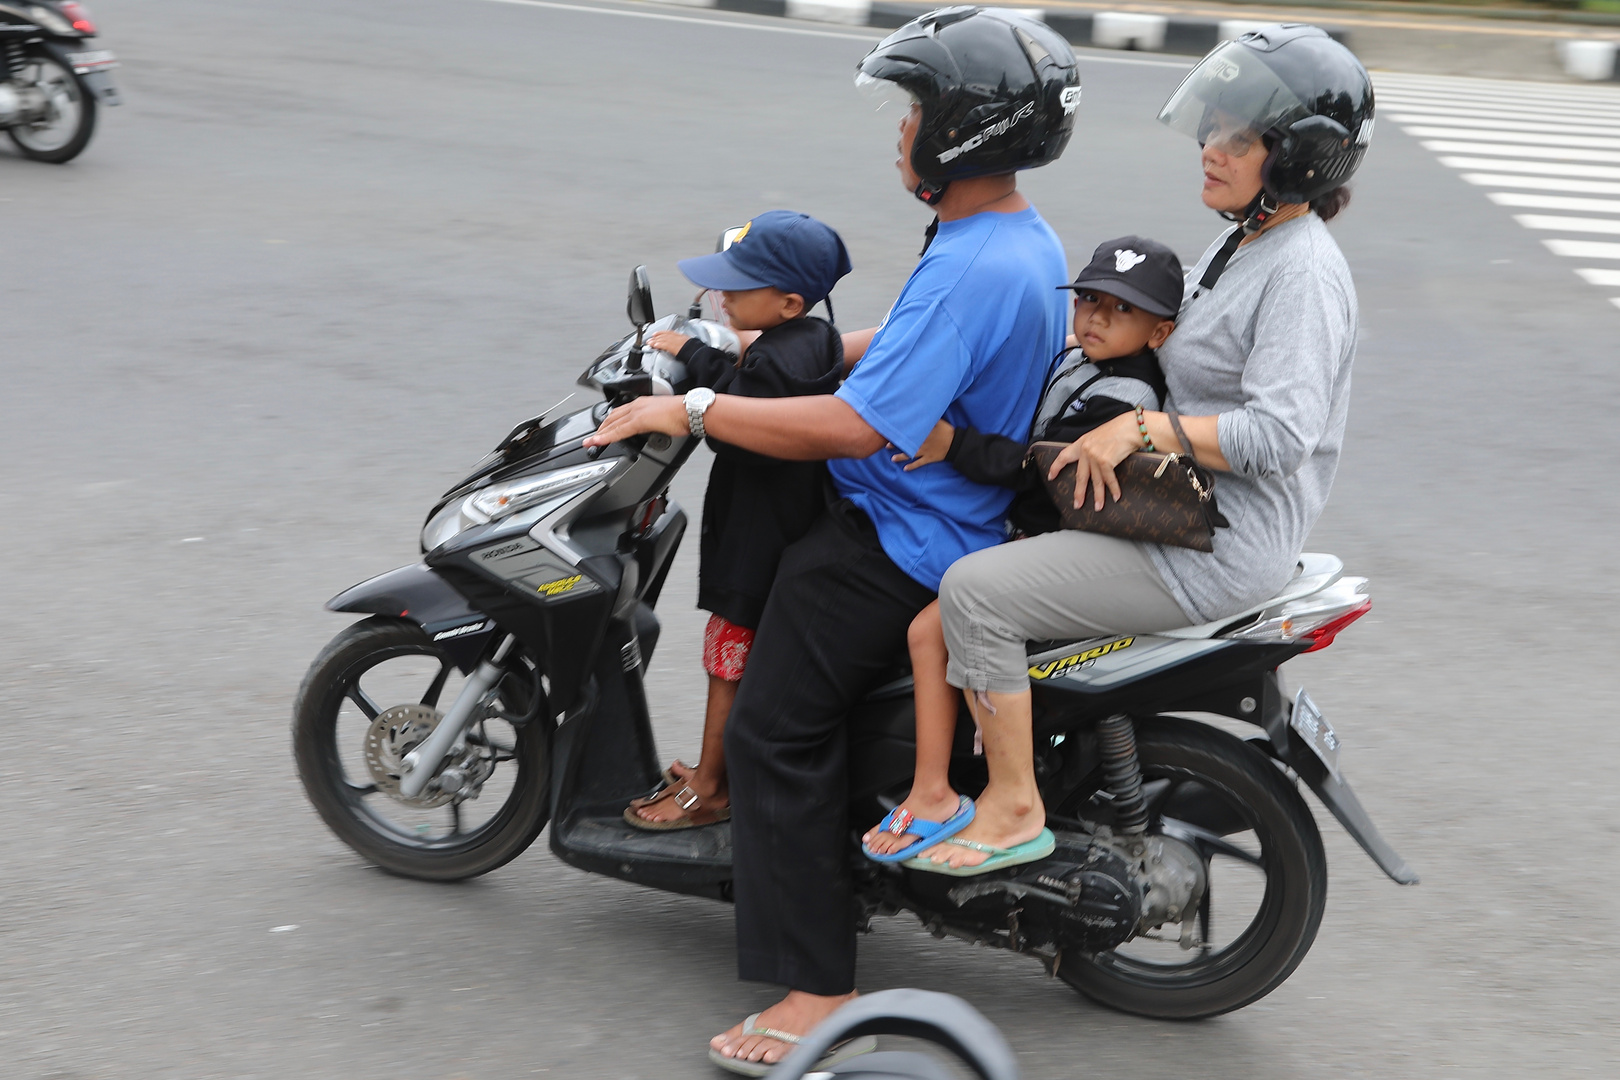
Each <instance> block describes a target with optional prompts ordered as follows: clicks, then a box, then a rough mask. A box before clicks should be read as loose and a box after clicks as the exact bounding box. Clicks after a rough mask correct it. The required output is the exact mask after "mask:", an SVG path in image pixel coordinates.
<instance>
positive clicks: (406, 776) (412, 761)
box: [399, 634, 517, 799]
mask: <svg viewBox="0 0 1620 1080" xmlns="http://www.w3.org/2000/svg"><path fill="white" fill-rule="evenodd" d="M516 644H517V638H516V637H514V636H512V635H511V634H507V635H506V638H505V639H504V640H503V641H502V642H501V643H500V645H498V646H497V647H496V649H495V652H494V655H492V656H490V657H489V658H488V659H485V660H482V661H480V662H479V664H478V666H477V667H476V668H474V669H473V673H472V674H471V675H469V676H467V681H466V682H465V683H463V684H462V686H461V693H459V694H457V695H456V700H455V702H454V704H452V705H451V706H450V711H449V712H447V713H445V714H444V719H442V720H440V721H439V723H438V726H437V727H435V728H434V729H433V733H432V734H431V735H429V736H428V737H427V738H426V739H425V740H423V742H422V745H420V746H418V747H417V748H416V749H414V750H412V751H411V752H410V753H408V754H406V755H405V760H404V761H402V762H401V763H400V766H401V768H400V778H399V793H400V794H401V795H403V796H404V797H405V798H407V799H414V798H415V797H416V796H418V795H420V794H421V793H422V792H423V790H425V789H426V788H427V786H428V782H429V781H430V780H432V779H433V776H434V774H435V773H437V772H438V771H439V766H440V765H442V764H443V763H444V759H445V758H446V757H447V756H448V755H449V754H451V753H452V752H454V753H460V752H461V750H462V748H463V747H464V746H465V745H466V736H467V729H468V728H469V727H471V726H472V725H473V723H474V722H475V721H476V719H477V717H478V714H479V713H480V712H481V711H482V710H483V707H484V704H485V699H486V698H487V697H488V696H489V694H490V693H491V692H493V691H494V689H495V688H496V687H497V686H499V685H500V682H501V678H502V676H504V675H505V674H506V669H505V668H503V667H502V666H501V664H502V662H503V661H505V659H506V657H507V655H508V654H510V653H511V651H512V647H513V646H514V645H516Z"/></svg>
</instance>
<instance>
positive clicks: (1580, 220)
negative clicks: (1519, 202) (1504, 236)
mask: <svg viewBox="0 0 1620 1080" xmlns="http://www.w3.org/2000/svg"><path fill="white" fill-rule="evenodd" d="M1513 220H1514V221H1517V222H1518V223H1519V224H1520V225H1523V226H1524V227H1525V228H1527V229H1545V230H1546V231H1547V232H1589V233H1610V234H1611V235H1614V236H1620V220H1616V221H1610V220H1608V219H1607V218H1584V217H1560V216H1558V215H1556V214H1514V215H1513Z"/></svg>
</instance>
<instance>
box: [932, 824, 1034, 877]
mask: <svg viewBox="0 0 1620 1080" xmlns="http://www.w3.org/2000/svg"><path fill="white" fill-rule="evenodd" d="M945 843H947V844H955V845H956V846H957V847H965V848H970V849H972V850H974V851H982V852H985V853H986V854H988V855H989V856H990V857H989V858H988V859H986V860H984V862H982V863H980V864H979V865H978V866H952V865H951V864H950V863H937V862H935V861H934V860H933V859H925V858H923V857H922V856H921V855H918V856H917V857H916V858H912V859H907V860H906V861H905V862H904V863H902V864H901V865H902V866H904V867H905V868H906V869H908V870H926V871H928V873H930V874H946V875H948V876H950V877H976V876H978V875H979V874H988V873H990V872H991V871H992V870H1005V869H1007V867H1009V866H1022V865H1024V864H1025V863H1032V862H1037V861H1039V860H1041V859H1044V858H1046V857H1047V856H1048V855H1050V854H1052V851H1053V850H1054V849H1055V848H1056V847H1057V838H1056V837H1054V836H1053V835H1052V830H1051V829H1042V830H1041V833H1040V835H1039V836H1037V837H1035V839H1033V840H1026V841H1025V842H1024V843H1022V844H1018V845H1016V846H1014V847H1010V848H1004V847H996V846H995V845H994V844H981V843H979V842H978V841H977V840H964V839H962V838H961V837H960V836H953V837H951V838H950V839H949V840H947V841H945Z"/></svg>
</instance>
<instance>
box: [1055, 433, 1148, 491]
mask: <svg viewBox="0 0 1620 1080" xmlns="http://www.w3.org/2000/svg"><path fill="white" fill-rule="evenodd" d="M1141 448H1142V438H1141V433H1140V432H1139V431H1137V429H1136V414H1135V413H1123V414H1121V415H1119V416H1116V417H1114V418H1113V419H1112V420H1110V421H1108V423H1106V424H1103V425H1102V426H1100V427H1095V428H1092V429H1091V430H1090V431H1088V432H1086V433H1085V434H1084V435H1082V436H1080V438H1078V439H1076V440H1075V441H1074V442H1072V443H1070V444H1069V445H1068V446H1065V447H1064V448H1063V450H1062V452H1061V453H1059V454H1058V456H1057V460H1056V461H1054V462H1053V463H1052V468H1051V469H1050V470H1049V471H1048V472H1047V474H1046V477H1047V479H1048V480H1051V479H1055V478H1056V477H1057V474H1058V473H1060V472H1062V471H1063V469H1064V467H1065V466H1067V465H1068V464H1069V463H1070V462H1073V463H1074V466H1075V470H1074V508H1075V509H1076V510H1078V509H1080V507H1082V506H1084V505H1085V501H1086V488H1087V487H1088V486H1089V487H1090V488H1091V490H1092V491H1093V492H1094V493H1095V499H1096V508H1097V509H1098V510H1101V509H1102V508H1103V491H1104V490H1105V489H1106V490H1107V492H1108V493H1109V494H1110V495H1112V496H1113V497H1114V501H1115V502H1118V501H1119V478H1118V477H1116V476H1115V475H1114V466H1115V465H1118V464H1119V463H1120V462H1122V461H1124V460H1125V459H1126V458H1128V457H1130V456H1131V454H1133V453H1135V452H1136V451H1137V450H1139V449H1141Z"/></svg>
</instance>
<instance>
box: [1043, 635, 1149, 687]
mask: <svg viewBox="0 0 1620 1080" xmlns="http://www.w3.org/2000/svg"><path fill="white" fill-rule="evenodd" d="M1135 641H1136V639H1135V638H1133V637H1128V638H1119V639H1118V640H1117V641H1110V642H1109V643H1108V644H1106V645H1098V646H1096V647H1095V648H1091V649H1087V650H1086V651H1085V652H1081V653H1075V654H1074V655H1073V656H1062V657H1059V658H1058V659H1056V660H1048V661H1047V662H1046V663H1044V664H1037V665H1035V666H1034V667H1031V668H1030V669H1029V677H1030V678H1032V679H1056V678H1058V677H1059V676H1062V675H1067V674H1068V673H1069V672H1071V671H1076V670H1078V669H1080V668H1088V667H1090V666H1091V665H1092V664H1093V663H1095V662H1096V661H1097V659H1098V658H1099V657H1103V656H1107V655H1108V654H1109V653H1116V652H1119V651H1120V650H1121V649H1128V648H1130V647H1131V645H1132V644H1134V643H1135Z"/></svg>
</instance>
